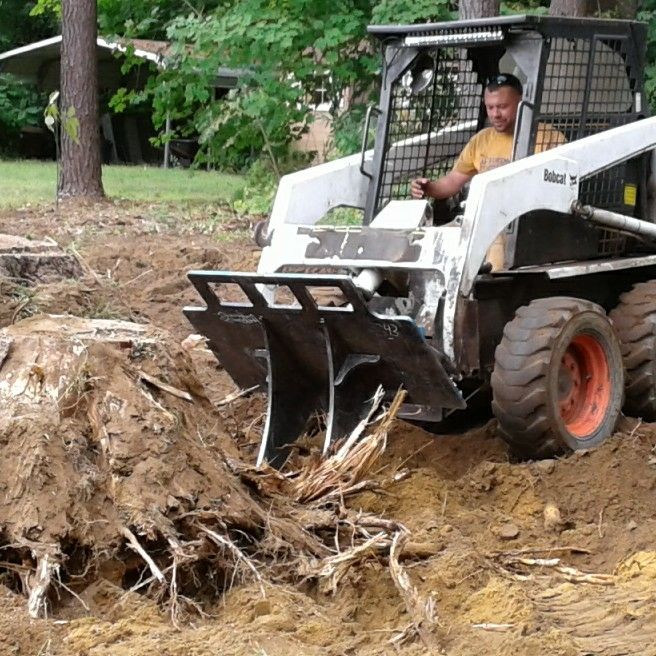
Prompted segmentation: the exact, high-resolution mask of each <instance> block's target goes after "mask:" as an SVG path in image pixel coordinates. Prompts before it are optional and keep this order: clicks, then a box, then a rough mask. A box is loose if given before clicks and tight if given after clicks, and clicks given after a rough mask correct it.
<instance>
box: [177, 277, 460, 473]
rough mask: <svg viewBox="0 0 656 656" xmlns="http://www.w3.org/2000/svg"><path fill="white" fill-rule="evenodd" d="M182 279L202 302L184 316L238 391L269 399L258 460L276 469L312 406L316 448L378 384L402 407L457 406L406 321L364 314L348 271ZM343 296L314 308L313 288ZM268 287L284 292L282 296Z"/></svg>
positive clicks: (438, 365) (434, 360) (355, 418)
mask: <svg viewBox="0 0 656 656" xmlns="http://www.w3.org/2000/svg"><path fill="white" fill-rule="evenodd" d="M189 279H190V280H191V282H192V283H193V285H194V287H196V289H197V290H198V292H199V294H200V295H201V297H202V298H203V300H204V301H205V303H206V304H207V307H187V308H185V310H184V313H185V315H186V316H187V318H188V319H189V321H190V322H191V323H192V324H193V326H194V328H195V329H196V330H197V331H198V332H199V333H201V334H203V335H205V337H207V338H208V340H209V346H210V348H211V349H212V351H213V352H214V354H215V355H216V356H217V358H218V360H219V361H220V362H221V364H222V365H223V367H224V368H225V370H226V371H227V372H228V373H229V374H230V376H231V377H232V378H233V380H234V381H235V382H236V383H237V385H239V386H240V387H242V388H250V387H254V386H260V387H262V388H263V389H264V387H265V385H266V389H267V391H268V397H269V403H268V409H267V416H266V423H265V427H264V433H263V436H262V444H261V447H260V452H259V456H258V465H259V464H261V463H262V461H264V460H267V461H268V462H269V463H271V464H272V465H274V466H280V465H281V464H282V463H283V462H284V460H285V458H286V457H287V454H288V451H289V444H291V443H292V442H293V441H294V440H295V439H296V438H297V437H299V436H300V435H301V434H302V433H303V431H304V429H305V426H306V423H307V420H308V419H309V418H310V416H312V414H313V413H315V412H323V413H325V414H326V437H325V442H324V451H325V450H327V449H328V446H329V445H330V443H331V441H332V440H334V439H337V438H340V437H342V436H344V435H347V434H349V433H350V432H351V431H352V430H353V429H354V428H355V426H356V425H357V424H358V422H359V421H360V420H361V419H362V418H363V417H364V416H366V414H367V412H368V410H369V404H368V403H367V401H369V400H370V399H371V398H372V397H373V395H374V393H375V391H376V389H377V388H378V387H379V386H382V387H383V389H384V390H385V391H386V393H388V394H389V395H393V394H394V393H395V392H396V391H397V390H398V389H399V388H401V387H403V388H404V389H405V390H406V391H407V396H406V401H407V404H408V406H407V407H409V408H425V409H432V410H434V411H439V410H441V409H442V408H464V407H465V403H464V401H463V399H462V396H461V394H460V391H459V390H458V388H457V387H456V386H455V385H454V384H453V382H452V381H451V379H450V378H449V376H448V375H447V373H446V372H445V370H444V367H443V365H442V362H441V357H440V354H439V352H438V351H437V350H436V349H434V348H433V347H432V346H431V345H430V344H429V343H428V342H427V340H426V339H424V337H423V336H422V334H421V332H420V331H419V329H418V327H417V326H416V324H415V323H414V322H413V321H412V319H410V318H409V317H399V316H394V317H388V316H382V315H378V314H374V313H372V312H371V311H370V310H369V309H368V308H367V306H366V303H365V300H364V298H363V297H362V295H361V293H360V291H359V290H358V289H357V287H356V286H355V285H354V284H353V280H352V279H351V278H350V277H349V276H331V275H305V274H272V275H260V274H252V273H233V272H215V271H193V272H191V273H189ZM231 285H232V286H235V285H236V286H238V287H239V288H240V289H241V291H242V292H243V295H244V296H245V298H246V299H248V300H247V301H243V302H228V301H227V300H225V299H221V298H220V297H219V295H218V294H217V289H218V288H219V287H225V286H231ZM322 288H323V289H324V291H325V289H326V288H333V289H335V290H336V292H337V293H339V295H340V297H341V298H342V299H343V303H342V304H341V305H338V306H334V307H332V306H327V305H322V304H321V301H320V300H319V301H318V300H317V298H316V296H317V295H318V294H317V293H316V291H317V290H321V289H322ZM265 289H268V290H269V291H271V290H272V289H278V290H279V289H284V290H285V291H286V293H287V299H286V301H285V302H279V301H278V302H276V301H273V300H271V299H270V296H271V293H269V294H264V293H263V291H264V290H265Z"/></svg>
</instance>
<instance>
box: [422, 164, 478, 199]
mask: <svg viewBox="0 0 656 656" xmlns="http://www.w3.org/2000/svg"><path fill="white" fill-rule="evenodd" d="M473 177H474V176H473V175H469V174H468V173H461V172H460V171H456V170H453V171H450V172H449V173H447V174H446V175H444V176H442V177H441V178H438V179H437V180H429V179H428V178H417V179H416V180H413V181H412V182H411V183H410V194H411V196H412V197H413V198H417V199H421V198H427V197H430V198H439V199H441V198H450V197H451V196H455V194H457V193H458V192H459V191H460V190H461V189H462V188H463V187H464V186H465V184H467V183H468V182H469V181H470V180H471V179H472V178H473Z"/></svg>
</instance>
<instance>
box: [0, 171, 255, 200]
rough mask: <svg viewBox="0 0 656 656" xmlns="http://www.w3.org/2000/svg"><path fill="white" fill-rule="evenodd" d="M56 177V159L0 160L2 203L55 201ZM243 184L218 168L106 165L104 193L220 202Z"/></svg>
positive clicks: (121, 195) (234, 176) (141, 197)
mask: <svg viewBox="0 0 656 656" xmlns="http://www.w3.org/2000/svg"><path fill="white" fill-rule="evenodd" d="M56 179H57V173H56V168H55V163H54V162H38V161H0V207H20V206H22V205H27V204H28V203H30V204H35V203H43V202H52V201H53V200H54V198H55V183H56ZM242 184H243V180H242V178H241V176H238V175H230V174H225V173H217V172H215V171H192V170H188V169H166V170H165V169H160V168H156V167H152V166H104V167H103V185H104V188H105V193H106V194H107V195H108V196H109V197H110V198H115V199H127V200H138V201H146V202H148V201H152V202H199V203H220V202H225V201H229V200H230V199H231V198H232V196H233V194H234V193H235V191H237V190H238V189H239V188H240V187H241V186H242Z"/></svg>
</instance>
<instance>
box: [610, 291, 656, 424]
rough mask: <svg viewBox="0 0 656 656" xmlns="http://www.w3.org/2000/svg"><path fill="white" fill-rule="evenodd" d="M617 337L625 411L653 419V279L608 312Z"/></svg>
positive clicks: (655, 336)
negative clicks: (624, 373) (623, 378)
mask: <svg viewBox="0 0 656 656" xmlns="http://www.w3.org/2000/svg"><path fill="white" fill-rule="evenodd" d="M610 317H611V320H612V321H613V325H614V326H615V331H616V332H617V336H618V337H619V339H620V345H621V349H622V356H623V358H624V367H625V368H626V387H625V396H626V399H625V402H624V411H625V412H626V414H627V415H629V416H631V417H640V418H642V419H644V420H645V421H655V420H656V280H649V281H647V282H641V283H639V284H637V285H634V286H633V288H632V289H631V291H629V292H626V293H624V294H622V295H621V296H620V302H619V304H618V305H617V307H616V308H615V309H614V310H612V311H611V313H610Z"/></svg>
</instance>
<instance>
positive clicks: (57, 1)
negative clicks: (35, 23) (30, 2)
mask: <svg viewBox="0 0 656 656" xmlns="http://www.w3.org/2000/svg"><path fill="white" fill-rule="evenodd" d="M48 14H53V15H55V16H57V17H61V0H36V3H34V6H33V7H32V10H31V11H30V16H45V15H48Z"/></svg>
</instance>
